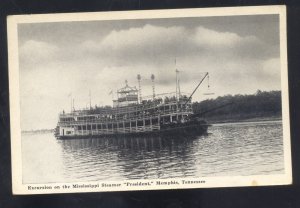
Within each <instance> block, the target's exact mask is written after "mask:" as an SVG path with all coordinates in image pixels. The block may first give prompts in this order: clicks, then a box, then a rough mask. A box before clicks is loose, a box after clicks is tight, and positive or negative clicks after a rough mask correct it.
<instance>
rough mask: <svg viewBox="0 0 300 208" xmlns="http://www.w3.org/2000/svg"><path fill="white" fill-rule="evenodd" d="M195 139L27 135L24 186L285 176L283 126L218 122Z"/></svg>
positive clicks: (260, 123)
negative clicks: (86, 182) (29, 184)
mask: <svg viewBox="0 0 300 208" xmlns="http://www.w3.org/2000/svg"><path fill="white" fill-rule="evenodd" d="M208 132H209V134H208V135H206V136H198V137H195V138H184V137H181V138H161V137H148V138H99V139H95V138H90V139H73V140H57V139H55V137H54V136H53V134H23V135H22V170H23V183H25V184H26V183H49V182H76V181H99V180H110V181H111V180H126V179H163V178H176V177H201V176H209V177H213V176H248V175H257V174H259V175H261V174H262V175H267V174H278V173H283V172H284V163H283V136H282V122H281V121H274V122H251V123H227V124H216V125H213V126H211V127H209V130H208Z"/></svg>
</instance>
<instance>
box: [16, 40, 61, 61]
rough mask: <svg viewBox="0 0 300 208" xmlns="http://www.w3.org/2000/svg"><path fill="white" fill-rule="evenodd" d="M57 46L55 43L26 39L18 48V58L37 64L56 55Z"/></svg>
mask: <svg viewBox="0 0 300 208" xmlns="http://www.w3.org/2000/svg"><path fill="white" fill-rule="evenodd" d="M58 52H59V48H58V47H57V46H55V45H52V44H49V43H46V42H42V41H36V40H28V41H26V42H25V43H24V44H23V45H22V46H21V47H20V49H19V53H20V60H21V61H22V62H24V63H27V64H37V63H41V62H44V61H49V60H52V59H54V58H56V57H57V55H58Z"/></svg>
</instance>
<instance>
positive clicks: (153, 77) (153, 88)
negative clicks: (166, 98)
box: [151, 74, 155, 100]
mask: <svg viewBox="0 0 300 208" xmlns="http://www.w3.org/2000/svg"><path fill="white" fill-rule="evenodd" d="M154 79H155V76H154V74H151V81H152V90H153V100H154V99H155V83H154Z"/></svg>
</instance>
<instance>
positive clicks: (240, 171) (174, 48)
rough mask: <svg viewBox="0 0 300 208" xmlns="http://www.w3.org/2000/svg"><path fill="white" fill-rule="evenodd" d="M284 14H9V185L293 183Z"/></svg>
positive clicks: (113, 187)
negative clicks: (10, 178) (10, 172)
mask: <svg viewBox="0 0 300 208" xmlns="http://www.w3.org/2000/svg"><path fill="white" fill-rule="evenodd" d="M285 15H286V14H285V7H284V6H260V7H236V8H214V9H210V8H207V9H175V10H152V11H150V10H149V11H127V12H94V13H70V14H39V15H19V16H18V15H15V16H9V17H8V40H9V42H8V48H9V82H10V89H9V90H10V106H11V107H10V115H11V143H12V150H11V151H12V174H13V178H12V180H13V193H14V194H41V193H67V192H103V191H127V190H155V189H186V188H207V187H233V186H260V185H283V184H291V183H292V174H291V152H290V151H291V150H290V126H289V107H288V106H289V103H288V102H289V101H288V100H289V99H288V98H289V96H288V76H287V75H288V68H287V67H288V66H287V49H286V25H285V24H286V22H285V21H286V16H285Z"/></svg>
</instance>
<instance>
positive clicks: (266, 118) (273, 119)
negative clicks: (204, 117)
mask: <svg viewBox="0 0 300 208" xmlns="http://www.w3.org/2000/svg"><path fill="white" fill-rule="evenodd" d="M281 120H282V117H281V116H270V117H258V118H248V119H227V120H220V121H207V123H209V124H222V123H243V122H244V123H246V122H263V121H281Z"/></svg>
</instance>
